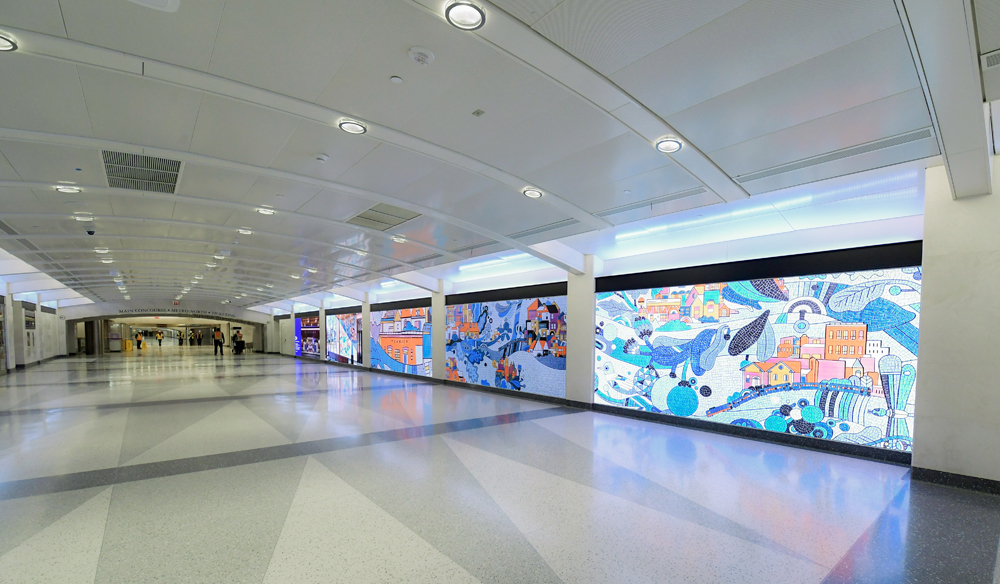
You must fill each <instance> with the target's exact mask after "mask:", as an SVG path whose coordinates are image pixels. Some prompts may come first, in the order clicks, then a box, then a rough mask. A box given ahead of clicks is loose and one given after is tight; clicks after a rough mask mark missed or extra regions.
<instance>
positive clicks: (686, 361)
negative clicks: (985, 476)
mask: <svg viewBox="0 0 1000 584" xmlns="http://www.w3.org/2000/svg"><path fill="white" fill-rule="evenodd" d="M920 279H921V270H920V268H919V267H912V268H902V269H886V270H875V271H866V272H849V273H841V274H828V275H818V276H801V277H792V278H778V279H763V280H750V281H742V282H725V283H717V284H698V285H693V286H673V287H669V288H651V289H644V290H627V291H620V292H604V293H599V294H598V295H597V320H596V325H597V328H596V337H595V341H596V344H597V350H596V355H597V357H596V358H597V363H596V369H595V371H596V375H595V392H596V394H595V402H596V403H601V404H608V405H612V406H619V407H624V408H633V409H639V410H645V411H649V412H657V413H662V414H667V415H674V416H683V417H690V418H697V419H701V420H708V421H712V422H718V423H721V424H733V425H738V426H748V427H751V428H761V429H766V430H771V431H775V432H784V433H790V434H797V435H801V436H810V437H813V438H819V439H828V440H836V441H839V442H849V443H853V444H858V445H863V446H871V447H877V448H888V449H893V450H903V451H909V450H911V449H912V444H913V443H912V436H913V404H914V395H915V394H914V386H915V382H916V377H917V369H916V367H917V349H918V346H917V343H918V328H919V322H920Z"/></svg>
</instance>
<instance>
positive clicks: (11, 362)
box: [0, 282, 17, 369]
mask: <svg viewBox="0 0 1000 584" xmlns="http://www.w3.org/2000/svg"><path fill="white" fill-rule="evenodd" d="M0 292H2V293H3V326H4V329H5V330H4V331H3V334H4V337H5V340H6V343H5V347H6V352H7V359H6V363H0V367H5V368H7V369H14V368H15V367H16V366H17V362H16V360H15V357H14V318H13V317H14V299H13V297H12V296H11V294H10V289H9V286H7V283H6V282H3V283H0Z"/></svg>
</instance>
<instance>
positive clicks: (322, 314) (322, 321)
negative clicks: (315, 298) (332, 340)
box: [319, 302, 326, 361]
mask: <svg viewBox="0 0 1000 584" xmlns="http://www.w3.org/2000/svg"><path fill="white" fill-rule="evenodd" d="M319 358H320V359H323V360H324V361H326V303H325V302H324V303H323V305H321V306H320V307H319Z"/></svg>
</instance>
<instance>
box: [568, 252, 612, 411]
mask: <svg viewBox="0 0 1000 584" xmlns="http://www.w3.org/2000/svg"><path fill="white" fill-rule="evenodd" d="M583 262H584V271H583V274H581V275H579V276H577V275H574V274H569V275H568V276H567V286H566V288H567V291H566V399H567V400H569V401H571V402H577V403H580V404H586V405H587V406H588V407H589V405H590V404H592V403H593V402H594V327H595V323H594V319H595V316H594V314H595V311H596V310H597V297H596V295H595V294H596V288H595V278H596V276H597V275H599V274H600V273H601V271H602V270H603V268H604V262H603V260H601V258H599V257H596V256H593V255H584V256H583Z"/></svg>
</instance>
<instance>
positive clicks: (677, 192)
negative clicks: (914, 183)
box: [0, 0, 938, 306]
mask: <svg viewBox="0 0 1000 584" xmlns="http://www.w3.org/2000/svg"><path fill="white" fill-rule="evenodd" d="M483 4H484V6H485V8H486V12H487V23H486V25H485V26H484V27H483V28H482V29H479V30H477V31H474V32H467V31H462V30H459V29H456V28H454V27H452V26H450V25H449V24H448V23H447V22H446V21H445V20H444V18H443V16H442V15H443V8H444V3H443V2H441V1H439V0H433V1H432V0H419V1H409V0H322V1H319V0H282V1H281V2H277V1H274V0H247V1H243V2H225V1H224V0H181V2H180V8H179V9H178V10H177V11H176V12H173V13H168V12H161V11H157V10H153V9H150V8H148V7H144V6H142V5H140V4H139V3H134V2H124V1H122V0H35V1H33V2H19V3H16V5H14V6H5V7H4V8H3V9H0V32H4V33H7V34H10V35H11V36H13V37H15V38H16V39H17V42H18V45H19V49H18V50H17V51H16V52H13V53H0V79H3V83H0V201H2V206H0V231H2V233H0V247H2V248H3V249H5V250H6V251H7V252H9V253H10V254H13V255H15V256H17V257H18V258H20V259H21V260H24V261H25V262H27V263H29V264H31V265H32V266H35V267H36V268H38V269H40V270H42V271H44V272H45V273H47V274H49V275H51V276H52V277H53V278H55V279H56V280H58V281H60V282H62V283H63V284H65V285H66V286H69V287H70V288H72V289H74V290H76V291H77V292H79V293H80V294H82V295H83V296H85V297H87V298H89V299H91V300H93V301H95V302H101V301H109V300H116V299H118V298H120V297H121V293H120V292H119V290H118V286H117V284H116V283H115V282H114V281H113V276H114V275H116V274H117V275H120V277H121V278H122V280H123V282H124V283H125V284H126V286H127V289H128V292H129V294H130V296H131V297H132V298H135V299H142V298H150V299H153V298H172V297H175V296H177V295H181V294H182V292H183V289H184V288H191V290H190V291H189V292H183V294H184V297H186V298H192V299H195V298H196V299H200V300H215V301H223V300H226V301H230V302H232V303H233V304H235V305H239V306H253V305H259V304H262V303H266V302H269V301H272V300H277V299H284V298H291V297H294V296H299V295H304V294H309V293H314V292H319V291H324V290H329V289H331V288H335V287H340V286H350V285H351V284H352V283H357V282H365V281H369V280H381V279H383V278H386V277H390V278H391V277H394V276H399V275H400V274H402V273H408V272H414V271H419V270H421V269H428V268H431V267H434V266H438V265H441V264H445V263H450V262H455V261H458V260H464V259H468V258H472V257H476V256H480V255H483V254H490V253H495V252H499V251H504V250H518V252H519V253H526V254H530V255H533V256H535V257H537V258H539V259H541V260H543V261H546V262H548V263H550V264H551V265H554V266H556V267H559V268H563V269H567V270H573V269H574V268H573V265H572V263H567V262H565V261H564V260H563V259H561V257H560V255H559V254H557V253H551V251H550V250H549V248H547V247H546V246H543V245H538V244H541V243H544V242H548V241H552V240H556V239H562V238H566V237H569V236H573V235H578V234H583V233H588V232H594V231H599V230H608V229H613V228H614V227H616V226H619V225H623V224H627V223H632V222H635V221H640V220H644V219H648V218H650V217H653V216H656V215H659V214H663V213H668V212H670V213H674V212H681V211H684V210H687V209H692V208H696V207H703V206H707V205H723V204H726V203H727V202H732V201H737V200H740V199H745V198H748V197H752V196H754V195H757V194H760V193H766V192H770V191H774V190H776V189H780V188H784V187H789V186H793V185H797V184H803V183H808V182H813V181H818V180H823V179H828V178H831V177H837V176H843V175H847V174H852V173H857V172H860V171H864V170H869V169H874V168H880V167H884V166H889V165H893V164H897V163H901V162H906V161H911V160H918V159H922V158H926V157H929V156H933V155H936V154H938V142H937V139H936V136H935V131H934V129H933V127H932V123H931V117H930V114H929V111H928V107H927V102H926V100H925V97H924V95H925V94H924V93H923V91H922V89H921V85H920V80H919V79H918V77H917V73H916V69H915V67H914V62H913V59H912V57H911V54H910V50H909V48H908V44H907V40H906V37H905V35H904V30H903V27H902V26H901V22H900V19H899V16H898V14H897V12H896V8H895V5H894V2H893V1H892V0H819V1H815V2H801V3H790V2H787V1H785V0H750V1H748V0H706V1H702V2H689V1H685V0H563V1H561V2H560V1H557V0H495V1H494V2H493V3H492V4H490V3H483ZM415 47H416V48H420V49H421V50H422V51H423V52H425V53H429V54H432V55H433V61H432V62H430V63H429V64H426V65H423V64H420V63H418V62H416V61H415V60H414V59H412V58H411V57H410V55H409V53H410V52H411V51H410V50H411V49H413V48H415ZM394 76H395V77H399V78H401V79H402V82H400V83H396V82H393V81H392V80H391V78H392V77H394ZM344 118H350V119H355V120H360V121H362V122H364V123H365V124H366V125H367V126H368V132H367V133H366V134H364V135H352V134H348V133H346V132H344V131H341V130H340V129H339V128H338V127H337V124H338V122H339V121H341V120H342V119H344ZM670 134H673V135H676V136H678V137H680V138H681V139H682V140H683V141H684V144H685V147H684V148H683V149H682V150H681V151H680V152H678V153H676V154H675V155H672V156H670V155H666V154H663V153H661V152H658V151H657V150H656V149H655V148H654V147H653V143H654V142H655V141H656V140H657V139H658V138H660V137H662V136H665V135H670ZM106 152H116V153H126V154H141V155H145V156H148V157H152V158H157V159H165V160H166V161H176V162H179V163H180V168H179V173H177V174H176V176H175V177H174V178H176V186H170V185H168V186H167V187H162V188H160V187H157V188H153V187H152V186H150V185H153V184H154V183H156V182H157V181H158V180H160V178H162V175H160V174H156V175H155V177H160V178H157V179H156V180H154V181H152V182H147V183H135V184H138V185H139V187H138V188H120V187H121V184H122V183H120V182H118V181H115V180H112V182H109V176H110V178H112V179H114V177H115V176H116V173H117V172H119V171H120V170H122V169H121V168H116V167H109V166H107V165H106V160H109V158H107V156H108V155H106V154H105V153H106ZM321 159H322V160H321ZM126 170H129V172H131V173H132V174H133V175H135V176H139V175H142V176H147V177H148V176H154V175H150V174H149V173H148V172H146V174H143V172H145V171H143V172H140V171H136V170H135V169H126ZM137 172H138V174H136V173H137ZM168 182H169V181H168ZM157 184H158V183H157ZM60 185H63V186H67V185H71V186H76V187H79V189H80V192H78V193H63V192H58V191H57V190H56V187H57V186H60ZM528 186H534V187H537V188H540V189H542V190H543V191H544V193H545V194H544V196H543V197H542V198H540V199H529V198H527V197H525V196H523V195H522V194H521V190H522V189H523V188H525V187H528ZM157 189H158V190H157ZM668 201H669V202H670V203H671V204H669V205H663V204H661V203H665V202H668ZM376 206H378V207H376ZM373 208H375V209H373ZM261 209H264V210H270V211H273V214H270V215H264V214H261V213H259V212H258V210H261ZM362 213H364V215H363V216H362V217H361V218H360V219H358V218H357V216H358V215H361V214H362ZM80 217H89V218H92V219H93V220H92V221H80V220H78V218H80ZM88 229H90V230H93V231H94V232H95V233H94V234H93V235H87V234H86V230H88ZM240 230H244V231H245V232H247V231H248V232H250V233H240ZM96 248H107V249H108V250H109V252H108V253H107V254H98V253H95V249H96ZM217 255H218V256H221V257H222V258H223V259H215V257H214V256H217ZM102 258H105V259H106V258H111V259H113V263H111V264H109V263H102V262H101V259H102ZM212 264H214V266H213V267H209V266H210V265H212ZM112 271H114V272H115V273H112ZM196 276H201V277H200V278H196ZM244 294H245V296H244Z"/></svg>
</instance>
